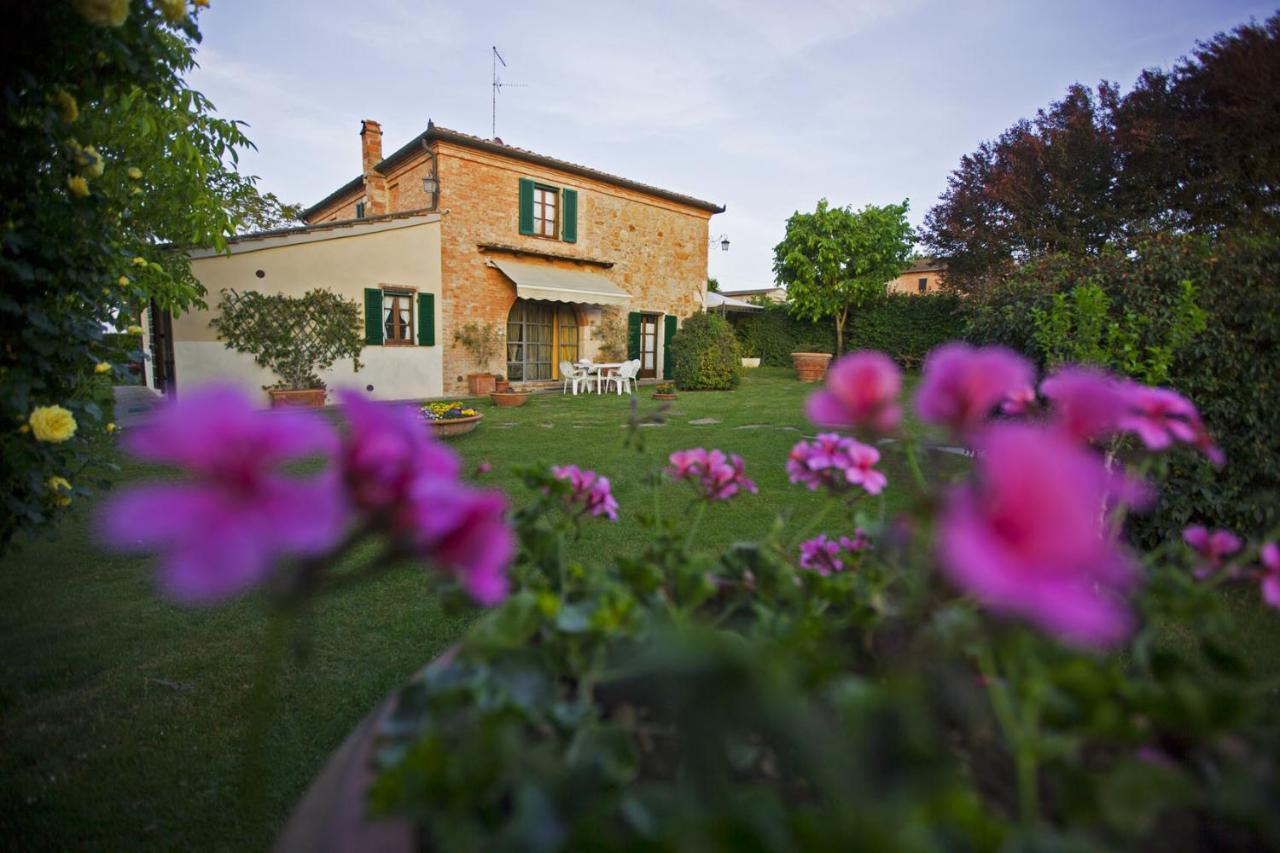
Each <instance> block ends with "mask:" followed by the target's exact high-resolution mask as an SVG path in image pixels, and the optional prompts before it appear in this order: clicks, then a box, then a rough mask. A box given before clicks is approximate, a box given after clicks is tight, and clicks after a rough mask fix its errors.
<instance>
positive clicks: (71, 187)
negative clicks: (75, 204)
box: [67, 175, 89, 198]
mask: <svg viewBox="0 0 1280 853" xmlns="http://www.w3.org/2000/svg"><path fill="white" fill-rule="evenodd" d="M67 190H68V191H69V192H70V193H71V194H72V195H73V196H75V197H76V198H84V197H85V196H87V195H88V194H89V182H88V181H86V180H85V179H84V178H82V177H80V176H79V175H68V176H67Z"/></svg>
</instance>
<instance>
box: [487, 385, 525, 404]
mask: <svg viewBox="0 0 1280 853" xmlns="http://www.w3.org/2000/svg"><path fill="white" fill-rule="evenodd" d="M507 387H508V388H509V387H510V386H507ZM489 399H490V400H492V401H493V404H494V405H495V406H497V407H498V408H500V409H510V408H514V407H516V406H523V405H524V404H525V403H527V402H529V394H528V393H527V392H525V391H494V392H493V393H492V394H490V395H489Z"/></svg>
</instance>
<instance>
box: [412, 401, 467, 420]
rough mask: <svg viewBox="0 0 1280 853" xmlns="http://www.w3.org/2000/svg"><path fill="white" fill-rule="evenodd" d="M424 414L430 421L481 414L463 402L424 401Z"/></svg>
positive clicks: (422, 410)
mask: <svg viewBox="0 0 1280 853" xmlns="http://www.w3.org/2000/svg"><path fill="white" fill-rule="evenodd" d="M421 412H422V416H423V417H424V418H426V419H427V420H429V421H450V420H455V419H457V418H473V417H475V416H476V415H478V414H480V413H479V412H477V411H476V410H475V409H473V408H471V407H470V406H464V405H462V404H461V403H457V402H453V403H423V404H422V408H421Z"/></svg>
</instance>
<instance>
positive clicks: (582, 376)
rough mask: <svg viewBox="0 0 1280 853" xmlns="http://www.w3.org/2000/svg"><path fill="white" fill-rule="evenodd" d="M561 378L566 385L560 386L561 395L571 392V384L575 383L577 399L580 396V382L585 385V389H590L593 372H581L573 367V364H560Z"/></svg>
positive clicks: (574, 392) (563, 362)
mask: <svg viewBox="0 0 1280 853" xmlns="http://www.w3.org/2000/svg"><path fill="white" fill-rule="evenodd" d="M560 376H561V377H562V378H563V379H564V383H563V384H562V385H561V386H560V393H561V394H563V393H564V392H565V391H568V390H569V383H573V396H575V397H576V396H578V383H579V382H581V383H582V384H583V387H586V388H589V387H590V383H591V372H590V371H588V370H579V369H578V368H576V367H574V366H573V362H569V361H562V362H560Z"/></svg>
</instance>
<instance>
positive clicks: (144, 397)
mask: <svg viewBox="0 0 1280 853" xmlns="http://www.w3.org/2000/svg"><path fill="white" fill-rule="evenodd" d="M112 391H113V392H114V394H115V401H116V415H115V418H116V426H117V427H119V428H121V429H124V428H125V427H131V426H137V425H138V424H140V423H142V422H143V421H145V420H147V419H148V418H149V417H150V416H151V413H152V412H153V411H155V408H156V406H158V405H160V403H162V402H163V401H164V396H163V395H161V394H157V393H156V392H155V391H152V390H151V389H150V388H148V387H146V386H145V385H117V386H116V387H115V388H113V389H112Z"/></svg>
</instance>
